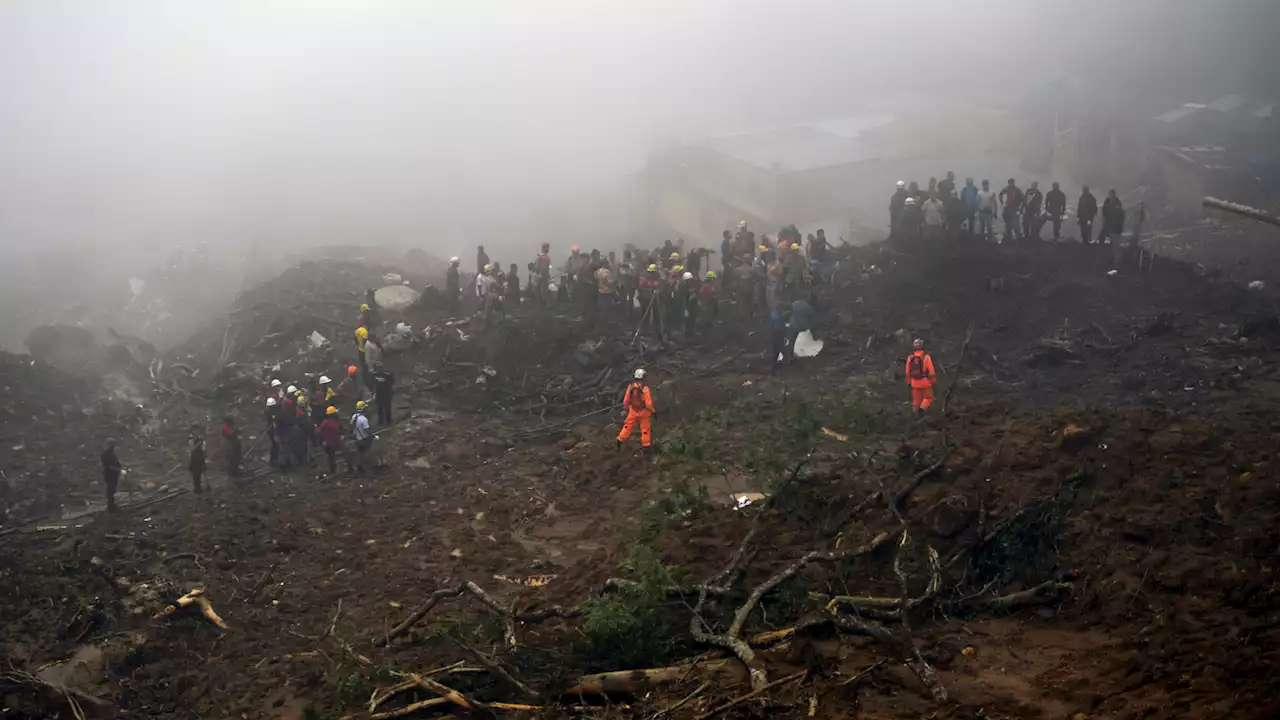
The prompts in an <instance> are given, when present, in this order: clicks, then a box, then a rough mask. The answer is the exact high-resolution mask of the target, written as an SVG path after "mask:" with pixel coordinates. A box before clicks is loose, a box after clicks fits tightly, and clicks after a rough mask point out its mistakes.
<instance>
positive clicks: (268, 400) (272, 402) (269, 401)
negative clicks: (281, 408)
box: [267, 398, 276, 407]
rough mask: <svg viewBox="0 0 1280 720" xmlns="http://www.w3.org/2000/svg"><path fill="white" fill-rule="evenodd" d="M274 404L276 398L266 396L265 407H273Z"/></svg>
mask: <svg viewBox="0 0 1280 720" xmlns="http://www.w3.org/2000/svg"><path fill="white" fill-rule="evenodd" d="M275 406H276V399H275V398H267V407H275Z"/></svg>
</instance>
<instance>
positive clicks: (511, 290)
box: [503, 263, 520, 308]
mask: <svg viewBox="0 0 1280 720" xmlns="http://www.w3.org/2000/svg"><path fill="white" fill-rule="evenodd" d="M503 301H504V302H506V303H507V304H508V305H509V306H510V307H512V308H516V307H519V306H520V268H519V267H517V266H516V264H515V263H511V269H510V270H508V271H507V294H506V296H505V297H503Z"/></svg>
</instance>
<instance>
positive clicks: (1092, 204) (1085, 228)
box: [1076, 185, 1098, 245]
mask: <svg viewBox="0 0 1280 720" xmlns="http://www.w3.org/2000/svg"><path fill="white" fill-rule="evenodd" d="M1096 217H1098V199H1097V198H1095V197H1094V196H1093V193H1091V192H1089V186H1088V185H1085V186H1084V189H1083V190H1081V191H1080V202H1078V203H1076V222H1077V223H1079V224H1080V242H1082V243H1084V244H1085V245H1088V244H1089V243H1091V242H1093V219H1094V218H1096Z"/></svg>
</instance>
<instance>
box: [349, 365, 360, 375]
mask: <svg viewBox="0 0 1280 720" xmlns="http://www.w3.org/2000/svg"><path fill="white" fill-rule="evenodd" d="M359 369H360V368H358V367H356V366H355V365H348V366H347V377H351V376H352V375H355V374H356V371H357V370H359Z"/></svg>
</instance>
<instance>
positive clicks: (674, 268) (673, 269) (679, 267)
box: [671, 265, 684, 272]
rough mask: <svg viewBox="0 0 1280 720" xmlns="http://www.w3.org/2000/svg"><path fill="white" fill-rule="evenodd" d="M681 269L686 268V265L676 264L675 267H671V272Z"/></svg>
mask: <svg viewBox="0 0 1280 720" xmlns="http://www.w3.org/2000/svg"><path fill="white" fill-rule="evenodd" d="M681 270H684V266H683V265H676V266H674V267H672V268H671V272H680V271H681Z"/></svg>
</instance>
